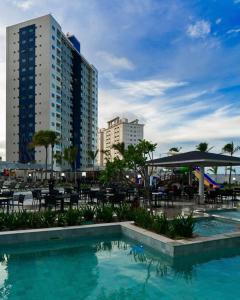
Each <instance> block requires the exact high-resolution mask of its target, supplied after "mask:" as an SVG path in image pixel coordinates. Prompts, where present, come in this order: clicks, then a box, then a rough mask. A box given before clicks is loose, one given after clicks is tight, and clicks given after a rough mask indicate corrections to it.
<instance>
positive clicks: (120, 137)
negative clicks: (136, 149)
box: [98, 117, 144, 166]
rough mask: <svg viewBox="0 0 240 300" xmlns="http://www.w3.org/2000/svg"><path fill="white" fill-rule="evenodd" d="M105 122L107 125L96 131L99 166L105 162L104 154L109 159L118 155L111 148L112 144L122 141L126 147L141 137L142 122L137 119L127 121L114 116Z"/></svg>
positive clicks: (135, 142)
mask: <svg viewBox="0 0 240 300" xmlns="http://www.w3.org/2000/svg"><path fill="white" fill-rule="evenodd" d="M107 124H108V127H107V128H102V129H100V130H99V133H98V149H99V157H98V163H99V166H104V165H105V164H106V156H109V158H110V159H113V158H114V157H117V156H118V157H119V156H120V155H119V152H118V151H116V150H114V149H112V146H113V145H114V144H118V143H124V144H125V147H126V148H127V147H128V146H129V145H131V144H133V145H135V144H137V143H138V142H139V140H142V139H143V128H144V124H139V121H138V120H137V119H136V120H133V121H131V122H129V121H128V119H125V118H123V119H121V118H120V117H116V118H114V119H112V120H110V121H108V122H107ZM106 152H107V153H108V154H106Z"/></svg>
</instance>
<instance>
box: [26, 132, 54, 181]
mask: <svg viewBox="0 0 240 300" xmlns="http://www.w3.org/2000/svg"><path fill="white" fill-rule="evenodd" d="M49 145H50V141H49V136H48V134H47V133H46V130H39V131H38V132H36V133H35V134H34V136H33V138H32V142H31V144H30V147H31V148H35V147H44V148H45V153H46V154H45V179H47V162H48V147H49Z"/></svg>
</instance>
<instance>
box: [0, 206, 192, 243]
mask: <svg viewBox="0 0 240 300" xmlns="http://www.w3.org/2000/svg"><path fill="white" fill-rule="evenodd" d="M122 221H134V223H135V225H136V226H139V227H141V228H144V229H147V230H150V231H152V232H155V233H157V234H160V235H164V236H167V237H170V238H174V239H177V238H191V237H192V236H193V228H194V223H195V220H194V218H193V217H192V215H190V216H188V217H183V216H178V217H176V218H174V219H171V220H169V219H167V218H166V216H165V215H164V214H162V215H153V214H152V213H151V212H150V211H148V210H146V209H144V208H131V206H129V205H123V206H121V207H117V208H113V207H112V206H109V205H105V206H98V207H94V206H91V205H86V206H82V207H79V208H78V209H69V210H67V211H65V212H58V211H50V210H47V211H43V212H28V211H22V212H13V213H10V214H6V213H0V231H7V230H19V229H37V228H50V227H64V226H76V225H86V224H99V223H112V222H122Z"/></svg>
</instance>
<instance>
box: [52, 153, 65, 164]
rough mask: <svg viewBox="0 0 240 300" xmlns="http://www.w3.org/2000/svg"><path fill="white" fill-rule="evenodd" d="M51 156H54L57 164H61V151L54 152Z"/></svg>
mask: <svg viewBox="0 0 240 300" xmlns="http://www.w3.org/2000/svg"><path fill="white" fill-rule="evenodd" d="M53 157H54V158H55V160H56V163H57V164H59V165H61V163H62V160H63V155H62V153H61V152H56V153H55V154H54V156H53Z"/></svg>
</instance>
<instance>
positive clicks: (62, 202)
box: [52, 194, 70, 212]
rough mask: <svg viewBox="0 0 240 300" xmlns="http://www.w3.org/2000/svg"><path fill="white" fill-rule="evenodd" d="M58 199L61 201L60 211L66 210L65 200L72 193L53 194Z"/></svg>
mask: <svg viewBox="0 0 240 300" xmlns="http://www.w3.org/2000/svg"><path fill="white" fill-rule="evenodd" d="M52 197H54V199H55V200H56V201H60V211H61V212H64V203H65V202H64V200H65V199H69V198H70V194H60V195H53V196H52Z"/></svg>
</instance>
